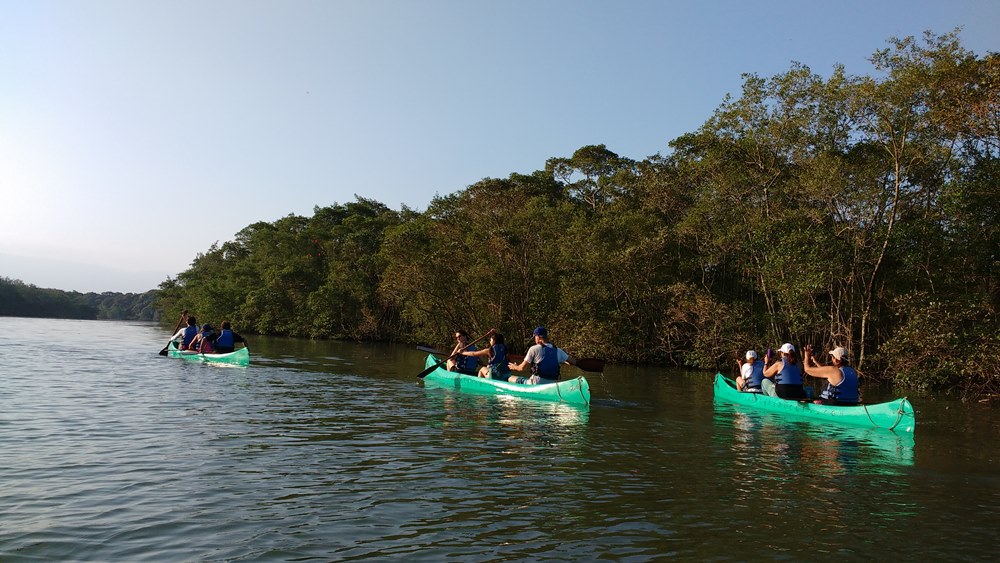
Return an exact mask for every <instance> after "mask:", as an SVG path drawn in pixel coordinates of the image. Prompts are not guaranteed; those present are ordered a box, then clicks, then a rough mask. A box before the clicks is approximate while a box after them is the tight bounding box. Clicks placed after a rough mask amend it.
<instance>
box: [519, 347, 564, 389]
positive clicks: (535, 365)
mask: <svg viewBox="0 0 1000 563" xmlns="http://www.w3.org/2000/svg"><path fill="white" fill-rule="evenodd" d="M524 357H525V359H526V360H528V361H529V362H531V373H532V375H537V376H538V377H540V378H542V379H551V380H557V379H559V365H560V364H561V363H562V362H560V361H559V349H558V348H557V347H556V346H555V345H554V344H552V343H550V342H546V343H545V344H536V345H534V346H532V347H531V348H529V349H528V353H527V354H525V356H524Z"/></svg>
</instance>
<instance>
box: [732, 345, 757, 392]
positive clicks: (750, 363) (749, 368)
mask: <svg viewBox="0 0 1000 563" xmlns="http://www.w3.org/2000/svg"><path fill="white" fill-rule="evenodd" d="M736 365H738V366H739V367H740V375H739V377H737V378H736V388H737V389H739V390H740V391H743V392H744V393H763V392H764V391H763V389H761V383H762V382H763V381H764V362H763V361H760V360H758V359H757V352H755V351H753V350H747V353H746V359H745V360H743V361H740V360H739V358H737V359H736Z"/></svg>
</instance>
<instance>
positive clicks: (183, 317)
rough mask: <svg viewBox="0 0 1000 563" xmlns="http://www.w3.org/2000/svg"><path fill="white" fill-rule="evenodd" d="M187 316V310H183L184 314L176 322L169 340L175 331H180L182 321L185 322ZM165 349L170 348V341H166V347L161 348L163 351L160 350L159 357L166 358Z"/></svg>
mask: <svg viewBox="0 0 1000 563" xmlns="http://www.w3.org/2000/svg"><path fill="white" fill-rule="evenodd" d="M187 316H188V311H187V309H184V312H183V313H181V318H180V320H178V321H177V326H175V327H174V331H173V332H171V333H170V338H173V337H174V335H175V334H177V331H178V330H180V328H181V325H182V324H184V321H186V320H187ZM167 348H170V341H168V342H167V345H166V346H164V347H163V350H160V355H161V356H166V355H167Z"/></svg>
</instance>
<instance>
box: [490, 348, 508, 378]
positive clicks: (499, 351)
mask: <svg viewBox="0 0 1000 563" xmlns="http://www.w3.org/2000/svg"><path fill="white" fill-rule="evenodd" d="M490 365H491V366H496V368H497V369H498V370H501V371H510V369H509V368H508V367H507V346H505V345H503V344H497V345H495V346H493V348H492V352H490Z"/></svg>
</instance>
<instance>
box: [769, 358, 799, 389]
mask: <svg viewBox="0 0 1000 563" xmlns="http://www.w3.org/2000/svg"><path fill="white" fill-rule="evenodd" d="M781 363H782V366H781V371H780V372H778V377H776V378H775V379H776V380H777V381H775V383H777V384H778V385H802V367H801V366H799V364H792V363H789V362H788V361H787V360H785V358H784V356H782V357H781Z"/></svg>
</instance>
